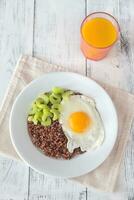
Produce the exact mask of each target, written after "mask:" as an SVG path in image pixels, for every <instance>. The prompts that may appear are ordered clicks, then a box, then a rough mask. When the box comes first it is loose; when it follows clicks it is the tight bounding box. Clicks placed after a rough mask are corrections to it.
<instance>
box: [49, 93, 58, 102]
mask: <svg viewBox="0 0 134 200" xmlns="http://www.w3.org/2000/svg"><path fill="white" fill-rule="evenodd" d="M49 98H50V102H51V103H52V104H57V103H60V102H61V97H60V96H59V95H55V94H51V95H50V97H49Z"/></svg>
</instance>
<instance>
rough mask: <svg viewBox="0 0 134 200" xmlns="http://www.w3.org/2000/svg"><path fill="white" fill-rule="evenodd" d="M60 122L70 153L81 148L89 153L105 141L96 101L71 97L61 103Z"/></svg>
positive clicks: (80, 96) (79, 96) (75, 96)
mask: <svg viewBox="0 0 134 200" xmlns="http://www.w3.org/2000/svg"><path fill="white" fill-rule="evenodd" d="M59 122H60V123H61V125H62V128H63V131H64V134H65V135H66V137H67V139H68V142H67V148H68V150H69V152H70V153H72V152H73V151H74V149H75V148H77V147H80V148H81V150H82V151H88V150H91V149H95V148H96V147H98V146H100V145H101V144H102V142H103V140H104V126H103V122H102V119H101V117H100V114H99V112H98V110H97V109H96V104H95V101H94V100H93V99H91V98H89V97H87V96H84V95H71V96H70V97H69V99H68V100H62V102H61V114H60V120H59Z"/></svg>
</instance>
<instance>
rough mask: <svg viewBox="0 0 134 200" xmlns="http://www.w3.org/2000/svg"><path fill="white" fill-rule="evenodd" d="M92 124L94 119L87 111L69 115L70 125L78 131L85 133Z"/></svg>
mask: <svg viewBox="0 0 134 200" xmlns="http://www.w3.org/2000/svg"><path fill="white" fill-rule="evenodd" d="M91 125H92V119H91V117H90V116H89V115H87V113H85V112H74V113H72V114H71V115H70V116H69V126H70V128H71V129H72V130H73V131H74V132H76V133H84V131H85V130H86V129H87V128H89V127H90V126H91Z"/></svg>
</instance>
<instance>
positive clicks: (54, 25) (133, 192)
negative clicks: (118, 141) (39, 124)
mask: <svg viewBox="0 0 134 200" xmlns="http://www.w3.org/2000/svg"><path fill="white" fill-rule="evenodd" d="M133 9H134V0H127V1H126V0H107V1H105V0H57V1H56V0H0V101H1V100H2V98H3V95H4V93H5V90H6V88H7V85H8V82H9V80H10V78H11V75H12V72H13V70H14V66H15V64H16V61H17V59H18V58H19V56H20V55H21V54H29V55H33V56H37V57H41V58H45V59H46V60H47V61H49V62H52V63H56V64H59V65H63V66H64V67H66V68H68V69H71V68H74V69H75V70H77V71H78V72H80V73H82V74H85V75H93V76H94V77H96V78H97V79H98V80H103V81H104V82H108V83H110V84H111V85H114V86H117V87H120V88H123V89H125V90H127V91H130V92H131V93H134V10H133ZM94 11H106V12H109V13H111V14H113V15H114V16H115V17H116V18H117V19H118V21H119V23H120V26H121V31H122V37H121V42H119V43H118V44H117V45H116V47H115V48H114V49H113V51H112V52H111V53H110V54H109V56H108V57H107V58H106V59H104V60H102V61H99V62H93V61H89V60H85V58H84V57H83V55H82V53H81V51H80V48H79V42H80V38H79V29H80V23H81V21H82V19H83V18H84V17H85V16H86V15H87V14H88V13H91V12H94ZM132 109H133V108H132ZM133 130H134V129H133ZM118 182H120V186H119V188H118V192H116V193H113V194H109V193H104V192H97V191H94V190H91V189H87V188H86V187H84V186H81V185H79V184H76V183H73V182H71V181H68V180H65V179H61V178H54V177H50V176H47V175H44V176H43V175H40V174H39V173H37V172H35V171H33V170H32V169H31V168H29V167H27V166H26V165H24V164H23V163H21V162H20V161H19V162H17V161H13V160H11V159H9V158H5V157H3V156H1V157H0V200H116V199H117V200H127V199H128V200H134V132H133V133H131V138H130V140H129V142H128V145H127V148H126V152H125V156H124V160H123V162H122V166H121V172H120V175H119V178H118Z"/></svg>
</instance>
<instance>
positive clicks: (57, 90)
mask: <svg viewBox="0 0 134 200" xmlns="http://www.w3.org/2000/svg"><path fill="white" fill-rule="evenodd" d="M52 92H53V93H54V94H62V93H63V92H64V89H63V88H61V87H53V88H52Z"/></svg>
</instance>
